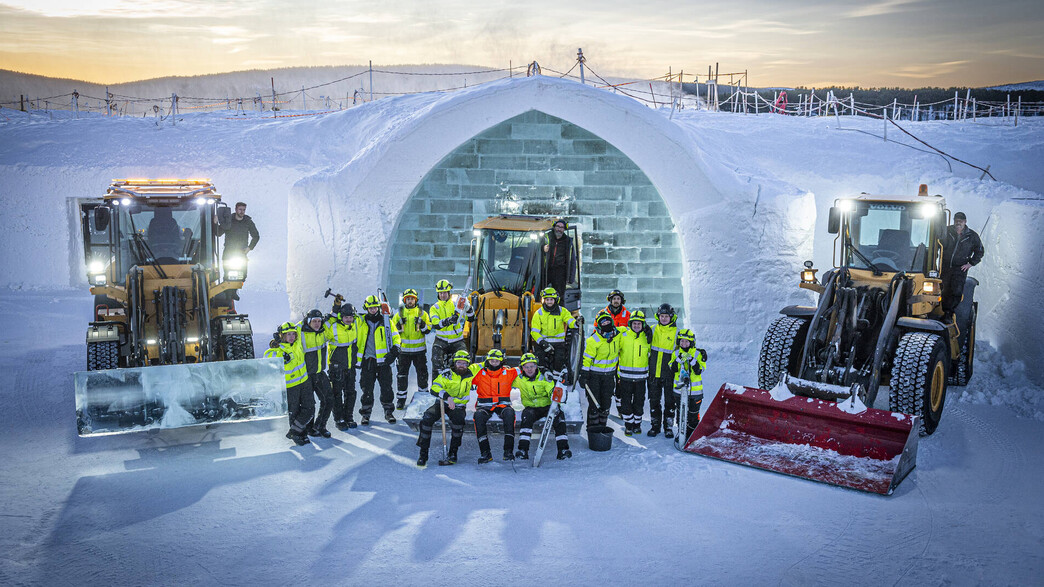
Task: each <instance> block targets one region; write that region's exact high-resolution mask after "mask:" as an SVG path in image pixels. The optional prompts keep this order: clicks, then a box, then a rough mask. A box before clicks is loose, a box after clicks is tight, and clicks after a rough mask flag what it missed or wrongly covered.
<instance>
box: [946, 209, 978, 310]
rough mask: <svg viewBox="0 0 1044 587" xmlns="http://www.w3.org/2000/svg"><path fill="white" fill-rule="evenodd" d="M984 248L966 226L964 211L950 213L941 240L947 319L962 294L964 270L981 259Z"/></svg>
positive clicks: (975, 233) (966, 272) (959, 301)
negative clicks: (951, 215)
mask: <svg viewBox="0 0 1044 587" xmlns="http://www.w3.org/2000/svg"><path fill="white" fill-rule="evenodd" d="M983 254H985V249H983V246H982V240H980V239H979V234H978V233H977V232H975V231H974V230H972V229H970V228H968V217H967V216H966V215H965V214H964V212H958V213H956V214H954V215H953V226H949V227H947V229H946V239H945V240H943V264H942V265H943V269H942V309H943V312H945V316H946V318H947V319H950V320H952V318H953V312H954V310H956V309H957V306H958V305H960V303H961V299H962V298H963V296H964V282H965V280H966V279H968V270H969V269H971V268H972V267H973V266H975V265H978V264H979V261H982V256H983Z"/></svg>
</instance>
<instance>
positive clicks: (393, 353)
mask: <svg viewBox="0 0 1044 587" xmlns="http://www.w3.org/2000/svg"><path fill="white" fill-rule="evenodd" d="M397 358H399V347H397V346H393V347H392V348H391V350H390V351H388V354H387V355H385V357H384V363H385V364H388V363H391V362H392V361H394V360H395V359H397Z"/></svg>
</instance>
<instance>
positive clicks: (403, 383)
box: [395, 351, 428, 400]
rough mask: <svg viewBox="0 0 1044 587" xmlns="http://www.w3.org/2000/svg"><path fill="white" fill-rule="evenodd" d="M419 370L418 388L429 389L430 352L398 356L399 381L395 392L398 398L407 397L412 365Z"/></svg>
mask: <svg viewBox="0 0 1044 587" xmlns="http://www.w3.org/2000/svg"><path fill="white" fill-rule="evenodd" d="M411 365H412V366H413V368H414V370H416V372H417V390H418V391H422V392H426V391H428V353H426V352H423V351H422V352H419V353H401V354H400V355H399V358H398V365H396V368H397V373H396V375H397V377H396V379H397V383H398V384H399V386H398V391H397V392H396V393H395V397H396V398H397V399H401V400H405V399H406V387H407V386H408V385H409V382H410V366H411Z"/></svg>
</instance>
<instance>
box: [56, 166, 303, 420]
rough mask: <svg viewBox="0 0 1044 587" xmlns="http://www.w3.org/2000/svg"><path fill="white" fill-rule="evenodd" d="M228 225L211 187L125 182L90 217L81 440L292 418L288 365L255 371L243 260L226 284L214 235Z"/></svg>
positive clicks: (93, 205)
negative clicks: (244, 310)
mask: <svg viewBox="0 0 1044 587" xmlns="http://www.w3.org/2000/svg"><path fill="white" fill-rule="evenodd" d="M229 222H231V212H230V210H229V208H228V206H226V205H225V204H223V203H222V202H221V196H220V195H219V194H218V193H217V191H216V190H215V188H214V186H213V185H212V184H211V183H210V182H209V181H206V180H194V179H184V180H183V179H171V180H166V179H141V180H138V179H126V180H116V181H114V183H113V184H112V185H111V186H110V187H109V188H108V190H107V191H106V193H105V195H104V196H103V197H102V198H101V199H99V200H94V201H90V202H87V203H84V204H82V205H81V223H82V224H81V227H82V231H83V245H84V261H85V263H86V266H87V277H88V281H89V282H90V284H91V293H92V294H94V310H93V313H92V316H91V321H90V323H89V325H88V327H87V371H84V372H79V373H76V376H75V383H76V415H77V428H78V431H79V433H80V435H82V436H87V435H94V434H112V433H118V432H128V431H136V430H144V429H149V428H176V427H181V426H189V425H195V424H209V423H214V422H223V421H240V420H253V419H261V418H268V417H278V416H280V415H284V414H285V413H286V386H285V383H284V378H283V373H282V361H280V360H278V359H254V344H253V331H252V329H251V326H250V321H249V319H248V318H247V315H246V314H241V313H238V312H237V311H236V310H235V306H234V302H233V294H234V293H235V292H236V291H237V290H238V289H240V288H241V287H242V286H243V278H244V276H245V271H246V259H238V258H230V259H225V260H224V263H223V268H224V276H222V274H221V273H222V272H221V269H222V263H221V262H220V261H219V251H218V236H217V231H216V228H217V227H218V226H219V225H223V226H228V223H229Z"/></svg>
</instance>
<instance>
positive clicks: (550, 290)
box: [540, 287, 558, 300]
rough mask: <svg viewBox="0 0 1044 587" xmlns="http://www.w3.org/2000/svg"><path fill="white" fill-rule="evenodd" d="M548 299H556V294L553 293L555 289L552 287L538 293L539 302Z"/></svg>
mask: <svg viewBox="0 0 1044 587" xmlns="http://www.w3.org/2000/svg"><path fill="white" fill-rule="evenodd" d="M548 298H551V299H554V300H557V299H558V292H557V291H555V288H553V287H545V288H544V289H543V290H541V292H540V299H541V300H546V299H548Z"/></svg>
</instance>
